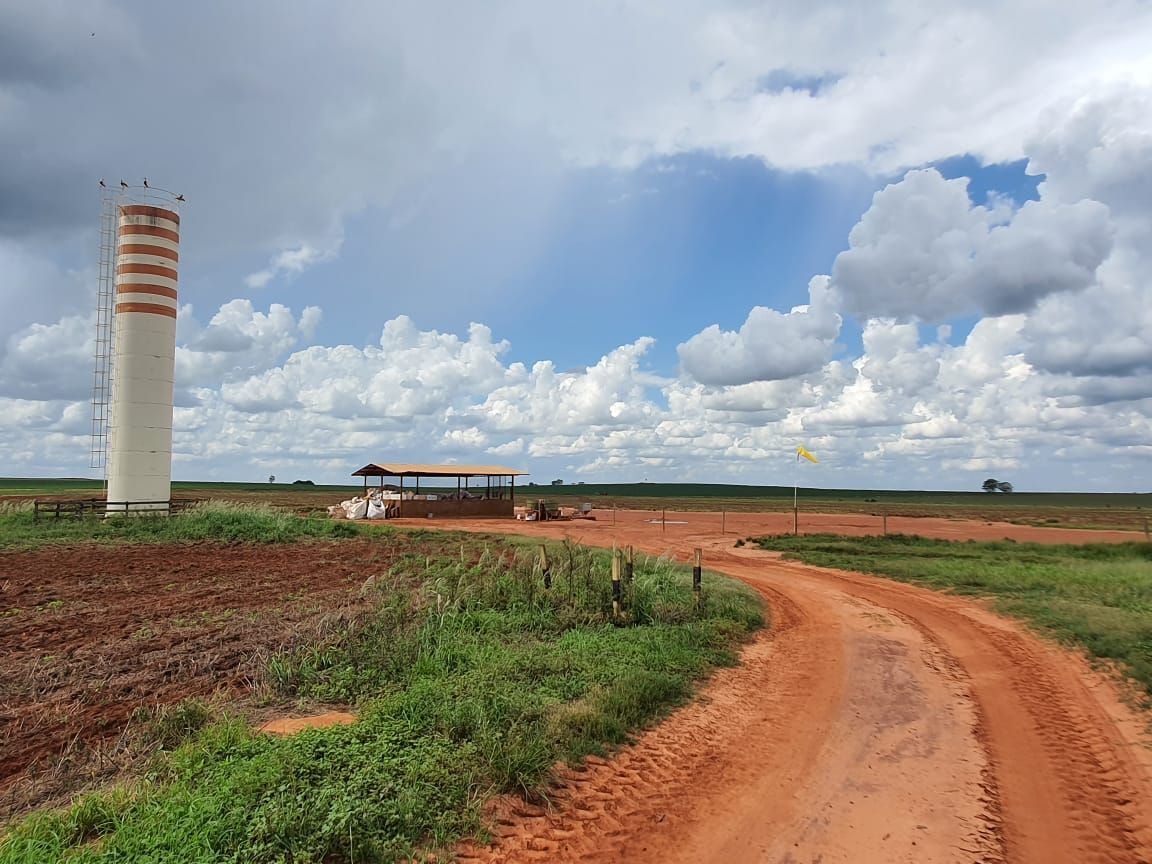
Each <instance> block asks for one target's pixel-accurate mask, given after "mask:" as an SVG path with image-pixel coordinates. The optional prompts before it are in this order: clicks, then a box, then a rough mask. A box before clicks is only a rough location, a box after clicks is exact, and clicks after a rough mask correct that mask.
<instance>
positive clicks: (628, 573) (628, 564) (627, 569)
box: [624, 546, 634, 585]
mask: <svg viewBox="0 0 1152 864" xmlns="http://www.w3.org/2000/svg"><path fill="white" fill-rule="evenodd" d="M633 562H634V558H633V555H632V547H631V546H629V547H628V549H627V550H626V551H625V553H624V581H625V582H627V583H628V584H629V585H631V584H632V575H633V570H632V568H633Z"/></svg>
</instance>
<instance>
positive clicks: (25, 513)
mask: <svg viewBox="0 0 1152 864" xmlns="http://www.w3.org/2000/svg"><path fill="white" fill-rule="evenodd" d="M386 530H390V529H387V528H383V527H380V526H361V525H357V524H355V523H352V522H346V521H341V520H335V519H309V518H303V517H299V516H296V515H295V514H293V513H290V512H287V511H285V510H278V509H275V508H273V507H268V506H265V505H261V504H232V503H227V502H222V501H207V502H204V503H202V504H197V505H195V506H193V507H190V508H189V509H188V510H186V511H184V512H181V513H176V514H173V515H171V516H168V515H155V516H152V515H147V516H131V517H128V516H112V517H108V518H103V517H85V518H75V517H68V518H60V519H56V518H50V517H49V518H45V517H42V518H41V519H40V520H39V521H35V520H34V519H33V510H32V505H31V504H15V505H13V504H9V505H3V504H0V548H4V547H13V546H16V547H23V548H27V547H31V546H39V545H44V544H49V543H89V542H95V543H183V542H195V541H198V540H215V541H219V542H235V543H290V542H293V541H297V540H304V539H309V538H340V537H357V536H360V534H361V532H369V531H386Z"/></svg>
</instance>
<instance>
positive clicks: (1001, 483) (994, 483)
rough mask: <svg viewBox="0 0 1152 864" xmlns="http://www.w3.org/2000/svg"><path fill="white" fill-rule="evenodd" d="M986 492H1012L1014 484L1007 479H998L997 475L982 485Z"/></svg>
mask: <svg viewBox="0 0 1152 864" xmlns="http://www.w3.org/2000/svg"><path fill="white" fill-rule="evenodd" d="M980 488H981V489H983V490H984V491H985V492H1005V493H1007V492H1011V491H1012V484H1011V483H1009V482H1008V481H1007V480H997V479H996V478H995V477H989V478H988V479H987V480H985V481H984V485H983V486H981V487H980Z"/></svg>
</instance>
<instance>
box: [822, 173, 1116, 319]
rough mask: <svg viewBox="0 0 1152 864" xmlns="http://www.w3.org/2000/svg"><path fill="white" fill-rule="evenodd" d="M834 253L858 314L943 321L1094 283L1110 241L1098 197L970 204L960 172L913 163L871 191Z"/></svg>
mask: <svg viewBox="0 0 1152 864" xmlns="http://www.w3.org/2000/svg"><path fill="white" fill-rule="evenodd" d="M848 243H849V248H848V249H847V250H846V251H844V252H842V253H840V255H838V256H837V257H836V262H835V264H834V266H833V270H832V279H833V283H834V286H835V288H836V290H837V291H838V292H839V294H840V295H841V296H842V298H843V301H844V305H845V308H846V309H847V311H849V312H851V313H852V314H853V315H856V316H857V317H859V318H870V317H892V318H905V319H907V318H918V319H920V320H923V321H932V322H939V321H945V320H948V319H950V318H953V317H956V316H959V315H965V314H971V313H982V314H986V315H1004V314H1009V313H1013V312H1022V311H1025V310H1027V309H1030V308H1032V307H1033V306H1034V305H1035V304H1036V302H1037V301H1038V300H1039V299H1040V298H1042V297H1044V296H1046V295H1049V294H1056V293H1059V292H1062V291H1075V290H1078V289H1081V288H1085V287H1087V286H1088V285H1089V284H1091V282H1092V280H1093V278H1094V276H1095V273H1096V269H1097V268H1098V267H1099V266H1100V264H1101V262H1103V261H1104V259H1105V258H1106V257H1107V256H1108V253H1109V252H1110V251H1111V248H1112V226H1111V223H1110V220H1109V214H1108V208H1107V207H1105V206H1104V205H1103V204H1101V203H1099V202H1097V201H1090V200H1083V201H1078V202H1076V203H1074V204H1055V203H1051V202H1049V201H1047V200H1045V199H1042V200H1040V201H1028V202H1025V204H1024V206H1023V207H1021V208H1020V209H1019V210H1018V211H1016V212H1015V213H1009V212H1006V209H1005V207H1004V206H1003V204H1000V205H999V206H993V207H986V206H983V205H974V204H972V202H971V201H970V200H969V198H968V179H967V178H966V177H960V178H956V179H954V180H945V179H944V178H943V177H942V176H941V175H940V173H939V172H938V171H937V170H936V169H934V168H927V169H921V170H916V171H909V172H908V173H907V174H906V175H905V176H904V179H902V180H901V181H899V182H898V183H893V184H891V185H889V186H887V187H885V188H884V189H882V190H880V191H879V192H877V193H876V195H875V196H874V197H873V199H872V206H871V207H870V208H869V209H868V211H867V212H866V213H865V214H864V215H863V216H862V217H861V218H860V221H859V222H858V223H857V224H856V226H855V227H854V228H853V229H852V232H851V234H849V237H848Z"/></svg>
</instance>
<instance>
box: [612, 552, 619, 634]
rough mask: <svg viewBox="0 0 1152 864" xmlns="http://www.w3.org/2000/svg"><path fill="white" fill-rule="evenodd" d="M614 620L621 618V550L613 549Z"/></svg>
mask: <svg viewBox="0 0 1152 864" xmlns="http://www.w3.org/2000/svg"><path fill="white" fill-rule="evenodd" d="M612 620H613V621H619V620H620V551H619V550H618V549H613V550H612Z"/></svg>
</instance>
